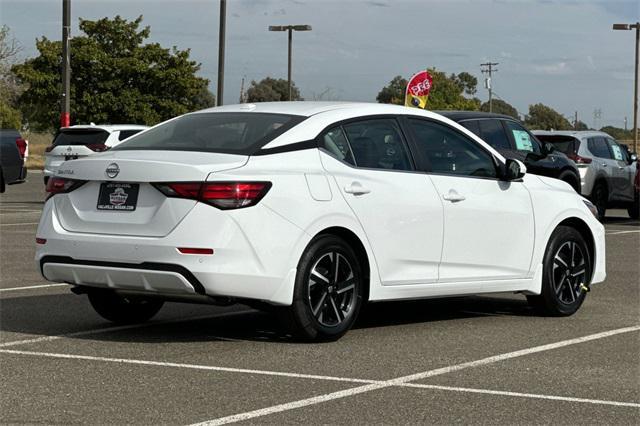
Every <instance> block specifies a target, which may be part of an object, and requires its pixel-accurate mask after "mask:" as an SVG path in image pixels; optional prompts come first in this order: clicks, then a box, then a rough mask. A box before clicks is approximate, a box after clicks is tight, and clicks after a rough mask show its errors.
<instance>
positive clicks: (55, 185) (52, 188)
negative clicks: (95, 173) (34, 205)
mask: <svg viewBox="0 0 640 426" xmlns="http://www.w3.org/2000/svg"><path fill="white" fill-rule="evenodd" d="M85 182H86V181H84V180H76V179H65V178H60V177H52V178H50V179H49V180H48V181H47V188H46V191H47V192H48V193H49V195H48V196H47V199H49V198H51V197H53V196H54V195H56V194H65V193H67V192H71V191H73V190H74V189H77V188H79V187H81V186H82V185H84V183H85Z"/></svg>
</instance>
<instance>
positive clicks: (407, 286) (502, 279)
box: [35, 102, 606, 305]
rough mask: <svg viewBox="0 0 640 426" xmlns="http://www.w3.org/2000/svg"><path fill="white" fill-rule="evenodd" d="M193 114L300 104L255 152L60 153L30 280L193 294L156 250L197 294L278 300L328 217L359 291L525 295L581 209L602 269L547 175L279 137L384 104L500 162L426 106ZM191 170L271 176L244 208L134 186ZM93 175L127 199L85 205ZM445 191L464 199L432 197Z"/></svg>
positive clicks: (207, 175) (600, 276) (93, 195)
mask: <svg viewBox="0 0 640 426" xmlns="http://www.w3.org/2000/svg"><path fill="white" fill-rule="evenodd" d="M204 112H208V113H212V112H213V113H216V112H245V113H246V112H263V113H264V112H270V113H282V114H295V115H302V116H305V117H307V118H306V119H305V120H304V121H302V122H301V123H300V124H298V125H296V126H295V127H293V128H291V129H290V130H288V131H286V132H285V133H283V134H282V135H280V136H279V137H277V138H275V139H274V140H272V141H271V142H269V143H268V144H266V145H265V146H264V147H263V148H262V149H263V150H269V149H274V148H275V149H274V150H272V151H271V153H270V154H267V155H251V156H242V155H230V154H212V153H202V152H186V151H185V152H181V151H171V152H168V151H120V150H112V151H107V152H105V153H99V154H95V155H92V156H90V157H86V158H83V159H78V160H74V161H71V162H68V163H65V164H64V166H63V167H61V168H60V170H58V171H57V173H58V176H65V177H72V178H73V179H79V180H87V181H89V182H88V183H87V184H85V185H83V186H81V187H80V188H78V189H76V190H75V191H72V192H70V193H64V194H57V195H55V196H53V197H52V198H51V199H49V200H48V201H47V202H46V204H45V206H44V210H43V214H42V218H41V220H40V224H39V226H38V231H37V237H38V238H41V239H45V240H46V243H45V244H38V246H37V250H36V256H35V260H36V262H37V264H38V267H39V268H41V270H42V273H43V276H44V277H45V278H46V279H48V280H50V281H63V282H69V283H71V284H76V285H85V286H95V287H107V288H113V289H124V290H136V291H139V292H143V293H157V294H161V295H196V294H197V292H198V289H197V288H195V287H194V285H192V283H191V282H190V281H189V280H188V279H187V278H186V277H185V275H184V274H183V273H179V272H176V271H169V270H163V269H161V268H153V266H152V265H151V266H150V265H149V264H150V263H151V264H170V265H178V266H180V267H182V268H184V269H185V270H187V271H189V273H190V274H193V276H194V277H195V278H196V279H197V281H198V282H199V283H201V284H202V286H203V288H204V291H205V292H206V295H208V296H224V297H231V298H248V299H255V300H262V301H267V302H269V303H273V304H277V305H290V304H291V303H292V298H293V288H294V281H295V276H296V268H297V265H298V262H299V260H300V257H301V255H302V253H303V251H304V250H305V248H306V247H307V245H308V244H309V243H310V241H312V239H313V238H314V237H315V236H316V235H318V234H319V233H321V232H323V231H324V230H327V229H329V228H343V229H345V230H348V231H350V232H351V233H352V234H353V235H355V236H356V237H357V238H358V239H359V241H360V242H361V244H362V245H363V247H364V249H365V251H366V254H367V261H368V264H369V272H370V278H369V300H371V301H377V300H396V299H409V298H426V297H440V296H451V295H467V294H481V293H492V292H505V291H510V292H511V291H514V292H515V291H517V292H524V293H526V294H540V292H541V280H542V278H541V277H542V258H543V255H544V251H545V248H546V245H547V242H548V241H549V238H550V235H551V233H552V232H553V230H554V229H555V228H556V227H557V226H558V224H560V223H561V222H562V221H564V220H567V219H571V220H577V221H581V222H582V223H584V224H585V225H586V226H587V227H588V229H589V231H590V233H591V235H592V239H593V243H594V251H595V263H594V271H593V276H592V279H591V283H597V282H601V281H603V280H604V278H605V275H606V274H605V246H604V228H603V226H602V225H601V224H600V223H599V222H598V221H597V220H596V218H595V217H594V216H593V215H592V213H591V212H590V211H589V209H588V208H587V207H586V206H585V204H584V202H583V199H582V198H581V197H580V196H579V195H578V194H576V193H575V191H573V190H572V189H571V188H570V187H569V186H568V185H566V184H563V185H558V184H556V183H555V182H557V181H555V180H554V179H550V178H545V177H540V176H535V175H529V174H525V175H524V177H523V178H522V179H521V180H520V181H511V182H502V181H499V180H497V179H479V178H469V177H462V176H444V175H437V174H432V173H424V172H419V171H411V172H405V171H402V172H400V171H389V170H378V169H360V168H356V167H351V166H349V165H347V164H346V163H344V162H341V161H339V160H338V159H336V158H335V157H333V156H332V155H330V154H329V153H328V152H327V151H325V150H323V149H318V148H315V147H305V149H296V150H290V149H287V148H288V146H289V145H292V144H299V143H301V142H303V141H310V140H313V139H315V138H316V137H317V136H318V135H319V134H321V132H322V131H323V130H324V129H326V128H328V127H329V126H331V125H332V124H334V123H336V122H338V121H341V120H347V119H354V118H360V117H372V116H378V115H385V114H386V115H404V116H415V117H423V118H426V119H430V120H434V121H436V122H438V123H443V124H445V125H447V126H450V127H453V128H455V129H456V130H458V131H459V132H462V133H464V134H465V135H466V136H467V137H468V138H470V139H473V140H474V141H475V142H476V143H477V144H478V145H480V146H482V147H483V149H484V150H485V151H487V152H489V153H491V154H492V155H493V156H494V157H495V158H496V160H497V161H499V162H504V161H505V159H504V158H503V157H502V156H501V155H500V154H499V153H498V152H496V151H495V150H494V149H493V148H491V147H490V146H489V145H488V144H486V143H485V142H483V141H482V140H481V139H479V138H478V137H477V136H475V135H474V134H473V133H471V132H470V131H468V130H466V129H465V128H463V127H462V126H460V125H458V124H456V123H454V122H452V121H450V120H448V119H446V118H443V117H441V116H439V115H437V114H434V113H430V112H427V111H421V110H418V109H413V108H404V107H398V106H392V105H379V104H351V103H343V104H342V103H313V102H300V103H288V102H282V103H264V104H256V105H236V106H224V107H219V108H213V109H209V110H205V111H204ZM196 114H198V113H196ZM134 138H135V137H134ZM289 148H290V147H289ZM114 162H117V164H118V165H119V167H120V170H121V172H120V174H119V175H118V176H117V178H115V179H109V178H108V177H107V176H106V174H105V170H106V168H107V166H109V165H110V164H111V163H114ZM521 168H522V169H523V170H524V165H521ZM205 180H206V181H207V182H216V181H229V180H235V181H252V180H255V181H269V182H271V183H272V187H271V189H270V190H269V192H268V193H267V194H266V196H265V197H264V199H262V200H261V201H260V202H259V203H258V204H257V205H255V206H252V207H248V208H243V209H237V210H219V209H217V208H215V207H212V206H210V205H206V204H204V203H201V202H196V201H193V200H185V199H177V198H163V195H162V194H161V193H160V192H158V191H157V190H155V189H154V188H153V187H152V186H151V185H150V183H152V182H171V181H205ZM104 181H119V182H139V183H140V184H141V189H140V196H139V201H138V209H136V211H134V212H104V211H99V210H96V208H95V205H96V200H97V197H98V193H97V191H98V187H99V184H100V183H101V182H104ZM451 195H454V196H455V195H458V196H462V197H464V199H463V200H455V199H454V200H447V198H451ZM454 198H456V197H454ZM177 247H204V248H212V249H213V250H214V254H213V255H211V256H206V255H184V254H181V253H180V252H178V250H177ZM68 258H71V259H73V262H72V261H69V260H68ZM43 260H44V262H43ZM76 261H77V262H76ZM79 263H82V264H79ZM123 265H124V266H126V267H123Z"/></svg>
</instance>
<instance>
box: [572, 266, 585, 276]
mask: <svg viewBox="0 0 640 426" xmlns="http://www.w3.org/2000/svg"><path fill="white" fill-rule="evenodd" d="M585 272H587V270H586V269H585V268H582V269H580V270H579V271H576V272H574V273H572V274H571V277H572V278H575V277H579V276H581V275H584V274H585Z"/></svg>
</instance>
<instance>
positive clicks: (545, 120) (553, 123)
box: [525, 104, 573, 130]
mask: <svg viewBox="0 0 640 426" xmlns="http://www.w3.org/2000/svg"><path fill="white" fill-rule="evenodd" d="M525 124H526V125H527V126H528V127H529V128H530V129H538V130H552V129H553V130H571V129H573V126H572V125H571V123H570V122H569V120H567V119H566V118H564V117H563V116H562V114H560V113H559V112H557V111H556V110H554V109H553V108H551V107H548V106H546V105H543V104H535V105H529V115H528V116H527V118H526V119H525Z"/></svg>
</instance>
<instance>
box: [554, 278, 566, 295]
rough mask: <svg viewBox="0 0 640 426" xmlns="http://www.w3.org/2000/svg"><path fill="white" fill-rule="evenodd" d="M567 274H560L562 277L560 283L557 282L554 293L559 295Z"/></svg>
mask: <svg viewBox="0 0 640 426" xmlns="http://www.w3.org/2000/svg"><path fill="white" fill-rule="evenodd" d="M566 279H567V276H566V275H564V274H563V275H562V279H561V280H560V283H558V286H557V287H556V295H558V296H560V293H561V292H562V286H563V285H564V282H565V281H566Z"/></svg>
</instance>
